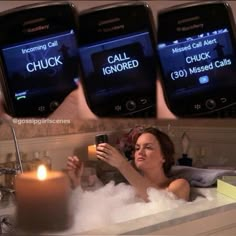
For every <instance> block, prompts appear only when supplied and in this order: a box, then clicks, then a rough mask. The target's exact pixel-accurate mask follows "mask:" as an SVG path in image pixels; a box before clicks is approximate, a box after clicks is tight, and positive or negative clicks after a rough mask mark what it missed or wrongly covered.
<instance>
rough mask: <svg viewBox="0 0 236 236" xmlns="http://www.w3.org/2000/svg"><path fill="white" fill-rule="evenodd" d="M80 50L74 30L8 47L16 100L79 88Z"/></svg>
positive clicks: (6, 60)
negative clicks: (77, 83)
mask: <svg viewBox="0 0 236 236" xmlns="http://www.w3.org/2000/svg"><path fill="white" fill-rule="evenodd" d="M77 50H78V49H77V44H76V39H75V35H74V32H73V30H70V31H67V32H63V33H60V34H54V35H50V36H47V37H43V38H40V39H34V40H32V41H28V42H21V43H18V44H15V45H10V46H7V47H4V48H3V49H2V54H3V57H4V63H5V68H6V72H7V79H8V83H9V86H10V90H11V93H12V96H13V97H15V99H16V101H17V100H21V99H27V98H30V97H32V96H34V95H39V94H45V96H46V95H47V94H48V93H51V92H52V93H53V92H56V91H57V92H58V91H62V90H63V89H67V88H71V87H73V86H75V81H76V80H77V79H78V69H77V68H78V65H77V64H78V52H77Z"/></svg>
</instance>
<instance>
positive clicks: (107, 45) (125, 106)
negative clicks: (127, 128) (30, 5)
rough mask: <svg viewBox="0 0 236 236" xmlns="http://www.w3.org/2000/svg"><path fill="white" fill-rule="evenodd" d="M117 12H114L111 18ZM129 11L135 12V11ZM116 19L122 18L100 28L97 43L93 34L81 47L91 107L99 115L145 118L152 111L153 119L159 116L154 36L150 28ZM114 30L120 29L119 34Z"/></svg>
mask: <svg viewBox="0 0 236 236" xmlns="http://www.w3.org/2000/svg"><path fill="white" fill-rule="evenodd" d="M113 10H114V9H113ZM113 10H112V9H110V13H111V15H112V11H113ZM129 10H130V11H131V12H134V13H135V8H134V9H133V10H131V9H129ZM116 16H117V15H116V13H114V17H113V18H114V19H119V20H117V21H119V22H118V23H117V25H116V26H112V25H111V24H109V25H108V26H107V28H105V27H104V28H102V27H100V28H98V30H97V31H96V32H94V34H95V36H94V40H92V38H93V34H91V35H90V40H89V42H87V43H86V40H82V41H83V43H82V44H81V45H80V48H79V54H80V62H81V68H82V73H83V81H84V86H85V92H86V97H87V100H88V104H89V106H90V108H91V110H92V111H93V112H94V113H96V114H97V115H98V116H123V115H131V116H132V115H134V116H135V114H138V115H140V116H143V115H144V113H145V112H146V111H147V110H152V115H151V116H155V109H156V105H155V104H156V64H155V63H156V58H155V57H156V55H155V46H154V44H153V39H152V37H153V36H152V35H151V34H150V31H149V30H150V29H148V28H147V27H146V29H145V28H144V27H143V26H141V27H142V29H138V26H135V27H132V23H133V22H132V20H131V22H129V21H126V20H124V19H122V17H120V18H121V20H120V18H119V17H118V16H117V17H116ZM131 16H132V15H131ZM126 17H127V16H126ZM135 17H137V16H135ZM109 18H110V16H109ZM131 18H132V17H131ZM97 21H99V20H98V19H97ZM143 21H145V19H144V20H143ZM81 24H82V23H81ZM143 24H144V23H143ZM145 24H147V23H145ZM126 25H127V26H126ZM114 27H117V32H116V31H114ZM118 27H119V28H118ZM91 28H92V27H91ZM126 28H129V30H127V29H126ZM92 29H93V30H94V28H92ZM109 30H110V31H114V32H111V33H110V32H109ZM108 35H109V36H108ZM103 36H104V37H103ZM81 37H83V35H81ZM153 46H154V47H153Z"/></svg>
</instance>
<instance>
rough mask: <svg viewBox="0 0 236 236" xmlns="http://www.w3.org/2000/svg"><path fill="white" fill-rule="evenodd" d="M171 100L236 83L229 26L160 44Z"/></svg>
mask: <svg viewBox="0 0 236 236" xmlns="http://www.w3.org/2000/svg"><path fill="white" fill-rule="evenodd" d="M158 51H159V55H160V59H161V63H162V67H163V72H164V77H165V78H168V79H167V80H166V82H165V83H166V87H167V89H168V93H169V94H170V99H175V98H177V97H178V96H182V95H184V94H189V93H191V94H194V93H198V91H199V90H201V91H202V90H204V89H206V90H215V89H217V90H220V88H222V89H223V88H224V87H226V88H227V87H228V86H229V85H232V83H233V84H234V85H236V79H234V78H235V72H236V60H235V52H234V49H233V47H232V41H231V38H230V35H229V31H228V29H227V28H223V29H218V30H214V31H212V32H205V33H202V34H200V35H193V36H191V37H187V38H183V39H178V40H175V41H173V42H166V43H165V44H164V43H162V44H159V45H158Z"/></svg>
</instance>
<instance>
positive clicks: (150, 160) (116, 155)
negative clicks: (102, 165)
mask: <svg viewBox="0 0 236 236" xmlns="http://www.w3.org/2000/svg"><path fill="white" fill-rule="evenodd" d="M96 154H97V157H98V158H99V159H100V160H103V161H105V162H106V163H108V164H109V165H111V166H113V167H116V168H117V169H118V170H119V171H120V173H121V174H122V175H123V176H124V177H125V178H126V179H127V180H128V182H129V183H130V184H131V185H132V186H133V187H134V188H135V190H136V192H137V195H138V196H140V197H141V198H142V199H144V200H145V201H148V195H147V188H149V187H152V188H156V189H166V190H168V191H170V192H172V193H174V194H175V195H176V197H177V198H179V199H183V200H186V201H188V200H189V194H190V185H189V183H188V182H187V181H186V180H185V179H176V180H171V179H169V178H167V177H166V175H165V173H164V170H163V163H164V162H165V159H164V158H163V155H162V153H161V151H160V145H159V142H158V141H157V140H156V138H155V137H154V136H153V135H152V134H149V133H144V134H142V135H141V136H140V137H139V138H138V140H137V143H136V147H135V165H136V167H137V169H139V170H140V172H141V173H140V172H138V171H137V170H136V169H135V168H134V167H133V166H132V165H130V163H129V162H128V161H127V160H126V159H125V158H124V157H123V156H122V154H121V153H120V152H119V151H118V150H117V149H116V148H114V147H113V146H111V145H110V144H108V143H101V144H99V145H98V147H97V152H96ZM77 161H78V162H79V159H78V158H77ZM68 162H70V161H69V160H68ZM71 171H72V169H71ZM71 173H73V178H74V179H76V174H75V173H76V171H75V170H74V172H73V171H72V172H71Z"/></svg>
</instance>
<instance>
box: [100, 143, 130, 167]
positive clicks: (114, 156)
mask: <svg viewBox="0 0 236 236" xmlns="http://www.w3.org/2000/svg"><path fill="white" fill-rule="evenodd" d="M96 154H97V158H98V159H100V160H103V161H105V162H106V163H108V164H109V165H111V166H113V167H116V168H117V169H118V170H120V168H121V167H122V166H123V164H124V163H126V162H127V160H126V159H125V158H124V156H122V154H121V153H120V152H119V151H118V150H117V149H116V148H115V147H113V146H111V145H110V144H108V143H100V144H98V146H97V151H96Z"/></svg>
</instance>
